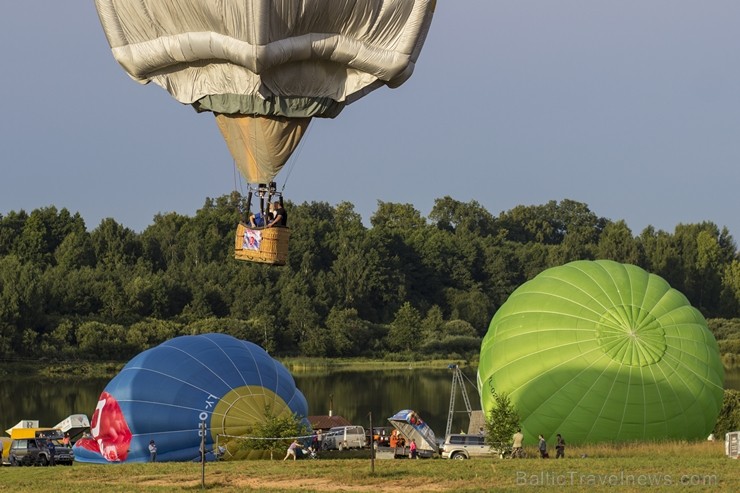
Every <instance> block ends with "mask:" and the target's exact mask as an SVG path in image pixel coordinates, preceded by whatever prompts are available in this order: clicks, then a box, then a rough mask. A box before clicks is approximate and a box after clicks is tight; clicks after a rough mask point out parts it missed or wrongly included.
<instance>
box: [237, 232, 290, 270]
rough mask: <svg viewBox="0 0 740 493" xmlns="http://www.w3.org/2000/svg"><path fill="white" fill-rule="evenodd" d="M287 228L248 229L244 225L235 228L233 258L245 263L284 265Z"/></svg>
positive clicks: (286, 249) (287, 235)
mask: <svg viewBox="0 0 740 493" xmlns="http://www.w3.org/2000/svg"><path fill="white" fill-rule="evenodd" d="M289 239H290V229H288V228H265V229H256V228H254V229H253V228H248V227H247V226H245V225H244V224H239V225H238V226H237V227H236V238H235V243H234V258H235V259H237V260H244V261H247V262H259V263H263V264H271V265H285V262H286V261H287V259H288V240H289Z"/></svg>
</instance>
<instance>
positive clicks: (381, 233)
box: [0, 192, 740, 360]
mask: <svg viewBox="0 0 740 493" xmlns="http://www.w3.org/2000/svg"><path fill="white" fill-rule="evenodd" d="M244 207H245V198H244V197H243V196H242V195H240V194H239V193H236V192H234V193H232V194H229V195H224V196H221V197H218V198H208V199H206V200H205V203H204V205H203V207H202V208H200V209H199V210H198V211H197V212H196V214H195V215H194V216H193V217H189V216H185V215H181V214H178V213H174V212H173V213H166V214H158V215H156V216H155V217H154V219H153V223H152V224H151V225H150V226H148V227H147V228H146V229H145V230H144V231H143V232H141V233H137V232H135V231H133V230H131V229H129V228H127V227H125V226H124V225H122V224H120V223H118V222H117V221H115V220H114V219H112V218H108V219H104V220H103V221H101V223H100V224H99V225H98V226H97V227H96V228H95V229H93V230H91V231H88V229H87V227H86V225H85V222H84V220H83V218H82V217H81V216H80V215H79V213H74V214H73V213H71V212H69V211H68V210H66V209H61V210H58V209H57V208H55V207H53V206H51V207H45V208H40V209H35V210H33V211H31V212H30V213H27V212H25V211H23V210H21V211H11V212H9V213H7V214H5V215H0V357H3V358H6V359H7V358H14V357H29V356H30V357H39V356H41V355H45V356H49V357H51V356H52V355H53V357H55V358H60V359H78V358H79V359H104V360H108V359H117V360H125V359H128V358H130V357H131V356H133V355H134V354H136V353H138V352H140V351H142V350H144V349H146V348H148V347H151V346H153V345H156V344H158V343H160V342H162V341H164V340H167V339H169V338H171V337H174V336H177V335H181V334H197V333H204V332H214V331H215V332H223V333H228V334H231V335H234V336H236V337H239V338H242V339H247V340H250V341H252V342H255V343H256V344H259V345H261V346H263V347H264V348H265V349H267V350H268V351H269V352H270V353H272V354H275V355H284V356H295V355H304V356H314V357H353V356H369V357H381V358H389V359H393V358H398V359H405V358H408V357H410V356H411V355H413V356H415V357H416V356H424V357H444V358H449V357H461V358H469V357H473V358H475V357H476V355H477V353H478V351H479V349H480V341H481V338H482V336H483V335H484V334H485V332H486V331H487V329H488V324H489V322H490V320H491V317H492V316H493V314H494V313H495V311H496V309H497V308H498V307H499V306H501V304H502V303H504V302H505V301H506V299H507V297H508V296H509V294H511V292H512V291H513V290H514V289H516V288H517V287H518V286H519V285H521V284H522V283H524V282H525V281H527V280H529V279H531V278H532V277H534V276H535V275H537V274H538V273H539V272H541V271H542V270H544V269H546V268H549V267H553V266H557V265H562V264H564V263H567V262H569V261H573V260H581V259H611V260H615V261H618V262H625V263H631V264H635V265H638V266H640V267H642V268H644V269H645V270H647V271H649V272H652V273H655V274H658V275H660V276H661V277H663V278H665V279H666V280H667V281H668V282H669V283H670V284H671V286H672V287H674V288H676V289H678V290H679V291H681V292H683V293H684V294H685V295H686V296H687V297H688V299H689V300H690V302H691V303H692V304H693V305H694V306H695V307H697V308H698V309H699V310H700V311H701V312H702V313H703V314H704V316H705V317H707V318H711V319H717V320H716V321H712V324H711V325H712V327H713V328H716V329H717V330H719V332H721V333H722V337H720V339H723V340H720V344H721V345H722V344H724V345H725V346H724V347H725V348H734V346H735V345H737V346H738V351H737V352H738V353H740V335H739V334H740V331H739V330H738V325H740V324H738V323H737V321H734V320H732V319H735V318H737V317H739V316H740V257H739V256H738V251H737V246H736V244H735V242H734V240H733V238H732V237H731V236H730V234H729V232H728V230H727V229H726V228H722V229H720V228H719V227H718V226H717V225H715V224H713V223H712V222H708V221H707V222H702V223H698V224H679V225H677V226H676V227H675V230H674V231H673V232H672V233H671V232H666V231H662V230H656V229H655V228H653V227H647V228H645V229H644V230H643V231H642V232H640V233H639V234H638V235H634V234H633V233H632V231H631V230H630V229H629V227H628V226H627V224H626V223H625V222H624V221H622V220H618V221H612V220H610V219H607V218H604V217H599V216H598V215H596V214H595V213H594V212H592V211H591V210H589V208H588V206H587V205H586V204H583V203H580V202H576V201H572V200H562V201H560V202H556V201H551V202H548V203H546V204H543V205H533V206H517V207H515V208H513V209H511V210H509V211H506V212H502V213H500V214H499V215H498V216H495V215H493V214H491V213H490V212H488V211H487V210H486V209H485V208H483V207H482V206H481V205H480V204H479V203H477V202H476V201H471V202H467V203H466V202H460V201H457V200H454V199H452V198H450V197H444V198H441V199H437V200H436V201H435V204H434V207H433V208H432V210H431V212H430V214H429V215H428V217H424V216H423V215H422V214H421V213H420V212H419V211H418V210H416V209H415V208H414V207H413V205H411V204H402V203H390V202H380V201H379V202H378V207H377V210H376V211H375V212H374V213H373V215H372V216H371V217H370V226H366V225H365V224H363V221H362V218H361V216H360V215H359V214H358V213H357V212H356V211H355V210H354V206H353V205H352V204H351V203H348V202H342V203H340V204H338V205H336V206H332V205H330V204H328V203H325V202H311V203H302V204H293V203H290V202H287V203H286V207H287V210H288V211H289V216H290V223H289V226H290V227H291V239H290V253H289V257H288V263H287V265H286V266H284V267H272V266H267V265H263V264H253V263H245V262H240V261H237V260H234V259H233V245H234V233H235V226H236V224H237V223H238V222H239V221H240V219H241V218H242V212H241V211H243V210H244ZM713 330H714V329H713ZM716 333H717V332H716ZM730 352H735V351H734V350H733V351H730Z"/></svg>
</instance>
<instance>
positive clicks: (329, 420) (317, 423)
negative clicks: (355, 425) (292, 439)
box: [306, 414, 352, 432]
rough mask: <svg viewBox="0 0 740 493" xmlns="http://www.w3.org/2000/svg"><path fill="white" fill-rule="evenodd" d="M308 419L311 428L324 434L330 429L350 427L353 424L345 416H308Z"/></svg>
mask: <svg viewBox="0 0 740 493" xmlns="http://www.w3.org/2000/svg"><path fill="white" fill-rule="evenodd" d="M306 419H308V422H309V423H311V428H313V429H314V430H321V431H322V432H324V431H329V429H331V428H334V427H335V426H350V425H351V424H352V423H350V422H349V420H348V419H347V418H345V417H344V416H334V415H331V414H327V415H319V416H308V417H307V418H306Z"/></svg>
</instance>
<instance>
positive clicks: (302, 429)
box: [244, 404, 309, 460]
mask: <svg viewBox="0 0 740 493" xmlns="http://www.w3.org/2000/svg"><path fill="white" fill-rule="evenodd" d="M308 434H309V430H308V428H307V427H306V426H305V425H304V424H303V417H301V416H298V415H297V414H289V413H288V412H285V411H284V412H282V413H280V414H275V413H274V411H273V409H272V408H271V407H270V405H269V404H268V405H265V412H264V418H263V419H260V420H258V421H257V422H256V423H255V424H254V425H252V426H250V427H248V428H247V431H246V435H247V436H249V437H250V438H251V439H249V440H246V441H245V443H244V448H246V449H252V450H269V451H270V460H272V459H273V458H274V455H273V454H274V453H275V451H276V450H281V451H282V450H285V449H287V448H288V446H289V445H290V443H291V442H292V441H293V439H295V438H297V437H301V436H306V435H308Z"/></svg>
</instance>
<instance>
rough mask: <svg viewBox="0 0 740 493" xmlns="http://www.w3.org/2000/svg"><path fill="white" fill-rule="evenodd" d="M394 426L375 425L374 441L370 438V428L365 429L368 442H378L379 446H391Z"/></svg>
mask: <svg viewBox="0 0 740 493" xmlns="http://www.w3.org/2000/svg"><path fill="white" fill-rule="evenodd" d="M392 432H393V428H391V427H390V426H379V427H377V428H375V427H373V436H372V441H371V440H370V430H366V431H365V435H366V441H367V444H368V445H370V443H371V442H377V443H378V446H379V447H390V445H391V444H390V440H391V433H392Z"/></svg>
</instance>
